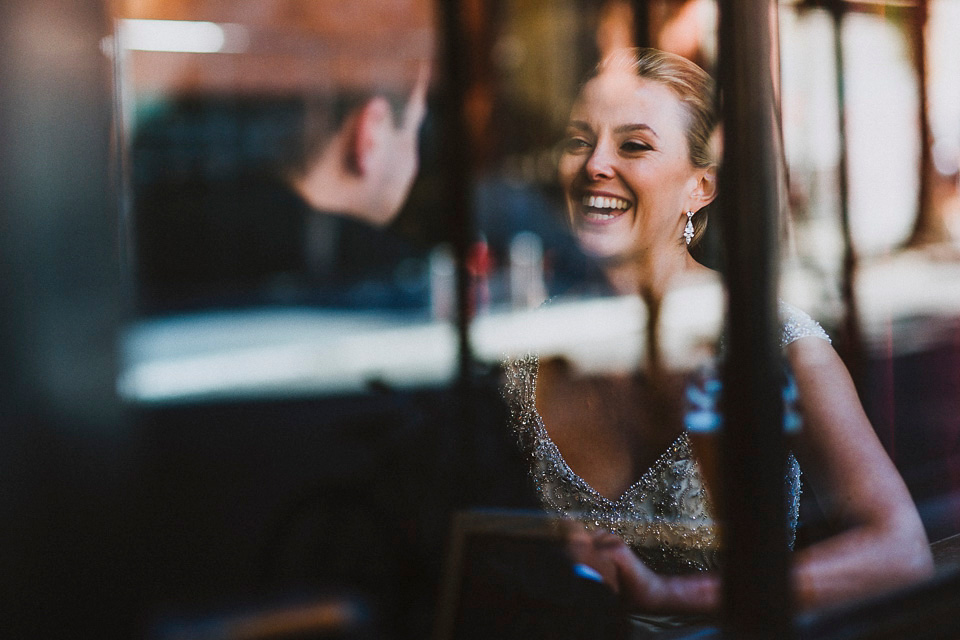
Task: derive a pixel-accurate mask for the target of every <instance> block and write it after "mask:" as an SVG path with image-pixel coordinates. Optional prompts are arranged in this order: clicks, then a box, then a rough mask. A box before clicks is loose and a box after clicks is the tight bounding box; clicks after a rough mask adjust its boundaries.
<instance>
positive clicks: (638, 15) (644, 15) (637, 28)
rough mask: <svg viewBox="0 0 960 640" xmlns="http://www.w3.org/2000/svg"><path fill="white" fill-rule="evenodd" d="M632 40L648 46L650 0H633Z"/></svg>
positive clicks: (638, 44) (639, 45) (641, 45)
mask: <svg viewBox="0 0 960 640" xmlns="http://www.w3.org/2000/svg"><path fill="white" fill-rule="evenodd" d="M633 41H634V42H636V43H637V46H638V47H649V46H650V0H633Z"/></svg>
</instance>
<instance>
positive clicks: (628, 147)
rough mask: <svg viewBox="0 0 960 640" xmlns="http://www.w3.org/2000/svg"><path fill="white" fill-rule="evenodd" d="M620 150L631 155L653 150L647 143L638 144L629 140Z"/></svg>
mask: <svg viewBox="0 0 960 640" xmlns="http://www.w3.org/2000/svg"><path fill="white" fill-rule="evenodd" d="M620 148H621V149H623V150H624V151H627V152H629V153H637V152H639V151H649V150H650V149H652V147H651V146H650V145H648V144H647V143H645V142H637V141H636V140H629V141H627V142H624V143H623V144H621V145H620Z"/></svg>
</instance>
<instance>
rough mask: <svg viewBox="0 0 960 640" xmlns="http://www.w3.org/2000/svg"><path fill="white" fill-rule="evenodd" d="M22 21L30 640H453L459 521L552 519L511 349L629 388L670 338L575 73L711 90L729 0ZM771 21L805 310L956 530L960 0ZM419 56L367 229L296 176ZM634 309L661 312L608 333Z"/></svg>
mask: <svg viewBox="0 0 960 640" xmlns="http://www.w3.org/2000/svg"><path fill="white" fill-rule="evenodd" d="M0 7H2V13H0V32H2V34H3V39H2V43H0V46H2V53H3V59H4V60H5V63H4V65H3V68H2V70H0V73H2V78H0V99H2V101H3V104H2V107H0V127H2V128H0V139H2V140H4V144H3V145H0V157H2V163H0V172H2V175H0V187H2V193H0V197H2V209H0V215H2V216H3V219H4V229H5V233H4V234H3V236H2V238H3V239H2V242H3V252H2V255H3V257H4V259H3V261H2V264H3V269H4V270H5V273H4V277H3V278H2V282H3V285H4V286H3V296H2V298H0V301H2V304H3V313H2V314H0V318H2V320H0V323H2V327H3V334H2V338H0V340H2V348H3V349H4V353H5V356H6V357H5V359H4V362H5V363H6V366H5V367H4V368H3V369H4V373H3V376H4V381H5V383H6V387H7V393H5V394H4V399H3V401H2V402H0V408H2V409H0V411H2V413H0V415H2V419H3V421H4V422H3V426H2V429H3V445H2V447H0V449H2V454H0V455H2V462H0V478H3V487H0V495H2V496H3V503H4V515H5V518H4V520H5V521H6V522H7V525H6V526H5V527H4V533H3V534H2V536H3V537H2V538H0V540H2V545H3V549H4V553H3V562H4V565H5V566H6V565H9V566H6V569H5V570H4V574H5V576H6V579H5V580H4V582H6V583H8V584H7V588H8V589H10V594H9V597H8V598H5V600H6V602H8V603H11V604H13V606H14V608H15V611H16V612H17V613H18V616H16V620H17V621H18V623H21V622H22V624H23V625H24V626H23V629H24V630H29V631H28V632H26V635H16V634H15V635H14V636H11V637H83V635H82V634H80V633H79V630H85V631H86V630H91V629H93V630H96V631H97V632H98V634H99V636H100V637H156V638H174V637H240V636H231V635H229V633H230V629H229V628H228V626H229V624H231V623H234V622H236V621H237V620H238V619H243V618H242V616H244V615H250V616H255V617H256V616H257V615H258V616H259V617H256V619H257V620H259V621H260V622H262V623H263V624H266V625H267V626H266V627H264V629H266V631H264V635H263V637H269V633H270V632H271V631H270V630H271V629H273V632H275V633H279V631H277V629H280V630H283V629H289V628H298V627H297V624H298V622H299V623H300V624H302V625H304V627H303V628H308V629H312V631H311V633H313V634H314V636H316V637H340V636H338V635H336V634H340V635H342V637H384V638H422V637H425V636H426V635H428V634H429V631H430V628H431V625H432V624H433V620H434V617H435V614H436V600H437V593H438V580H439V576H440V574H441V570H442V564H443V561H444V557H445V550H446V548H447V544H448V536H449V526H450V517H451V514H452V513H454V512H455V511H457V510H458V509H462V508H465V507H477V506H492V507H533V506H535V501H534V496H533V494H532V492H531V489H530V487H529V486H528V485H527V480H526V477H525V471H524V468H523V464H522V461H521V460H520V459H519V453H518V452H517V451H516V447H515V446H514V443H513V441H512V436H511V435H510V433H509V432H508V430H507V428H506V424H507V422H506V421H507V416H506V410H505V409H504V407H503V406H502V402H501V399H500V394H499V389H498V385H499V370H498V369H499V363H500V360H501V358H503V357H505V356H508V355H516V354H517V353H519V352H522V351H523V350H524V349H527V348H530V346H531V345H534V346H536V347H537V348H538V349H540V350H541V353H547V354H553V355H558V356H562V357H564V358H567V359H569V360H570V361H571V362H574V363H579V364H580V365H581V366H584V367H587V368H594V369H596V368H599V369H603V368H604V367H619V366H624V363H625V362H627V363H630V362H635V359H636V358H637V354H638V353H639V352H642V351H643V349H644V346H643V344H642V341H641V339H640V336H642V335H643V331H642V324H643V322H644V317H643V310H642V308H640V307H635V306H631V305H630V304H627V303H625V301H623V300H617V299H614V298H611V297H610V296H609V295H607V293H606V292H605V291H604V288H603V286H602V284H601V283H600V282H599V280H598V278H597V276H596V273H595V272H594V270H593V268H592V267H591V265H590V264H589V262H588V261H587V260H586V259H585V258H584V257H583V256H582V255H580V254H579V253H578V251H577V250H576V248H575V245H574V243H573V242H572V240H571V239H570V238H569V237H568V235H567V233H566V230H565V226H564V219H563V218H564V214H563V211H562V208H561V206H560V204H561V203H560V199H559V194H558V191H557V187H556V184H555V175H554V174H555V156H556V154H555V144H556V142H557V140H558V139H559V137H560V133H561V131H562V127H563V125H564V124H565V121H566V117H567V113H568V110H569V106H570V102H571V101H572V99H573V96H574V95H575V93H576V91H577V88H578V83H579V78H580V77H581V76H582V75H583V74H584V73H586V72H587V71H588V70H589V69H590V68H592V66H593V65H594V64H595V63H596V61H597V60H598V59H599V56H600V55H602V54H603V53H604V52H605V51H608V50H609V49H611V48H613V47H616V46H629V45H634V44H641V45H651V46H656V47H659V48H662V49H666V50H669V51H673V52H676V53H680V54H682V55H685V56H687V57H689V58H691V59H693V60H695V61H696V62H698V63H699V64H701V65H702V66H704V68H706V69H707V70H709V71H711V72H716V70H717V60H716V51H717V44H716V42H717V11H718V9H717V5H716V2H714V1H713V0H632V1H628V0H553V1H550V2H547V1H537V2H531V1H520V0H494V1H490V0H487V1H483V0H461V1H460V2H457V3H445V2H433V1H431V0H380V1H374V0H369V1H368V0H364V1H362V2H361V1H357V0H353V1H351V2H344V1H340V0H322V1H307V0H248V1H246V2H242V3H237V2H227V1H225V0H176V1H174V0H164V1H162V2H161V1H160V0H112V1H110V2H95V1H92V0H85V1H83V2H77V1H76V0H73V1H72V2H67V1H66V0H35V1H34V2H31V3H13V2H4V3H2V4H0ZM775 8H776V11H775V12H774V14H772V15H775V18H776V22H775V24H776V35H777V38H776V40H777V45H778V47H777V48H778V50H777V51H775V52H774V56H775V58H774V59H775V61H776V63H777V64H776V67H777V71H778V76H777V78H776V80H777V87H778V96H777V98H778V101H779V104H778V107H779V114H780V120H779V123H778V125H779V127H780V130H781V134H782V151H783V154H782V156H783V157H782V160H783V162H782V174H783V186H784V189H783V193H784V197H783V207H782V214H783V245H782V249H781V262H782V267H781V273H782V286H781V295H782V297H783V298H784V299H786V300H789V301H791V302H793V303H795V304H797V305H798V306H800V307H802V308H803V309H805V310H806V311H807V312H809V313H810V314H811V315H813V316H814V317H815V318H817V319H818V320H820V322H821V323H822V324H823V325H824V327H825V328H826V329H827V331H828V332H829V333H830V334H831V335H832V336H833V337H834V344H835V345H836V346H837V348H838V350H839V351H840V353H841V355H842V356H843V357H844V359H845V361H846V362H847V364H848V367H850V369H851V371H852V372H853V373H854V375H855V378H856V381H857V383H858V388H859V390H860V393H861V397H862V399H863V400H864V403H865V405H866V407H867V410H868V414H869V415H870V417H871V420H872V422H873V424H874V426H875V428H876V430H877V432H878V434H879V435H880V438H881V440H882V441H883V443H884V445H885V446H886V447H887V449H888V452H889V453H890V454H891V456H892V457H893V459H894V461H895V463H896V464H897V466H898V468H899V469H900V471H901V473H902V474H903V475H904V477H905V479H906V481H907V484H908V486H909V487H910V489H911V491H912V493H913V496H914V498H915V500H916V501H917V504H918V507H919V509H920V512H921V516H922V517H923V520H924V523H925V525H926V526H927V530H928V534H929V536H930V538H931V540H940V539H944V538H947V537H949V536H951V535H953V534H956V533H958V532H960V502H958V495H960V494H958V493H957V492H958V490H960V244H958V237H960V236H958V234H960V194H958V190H960V54H958V53H957V50H956V47H955V46H954V43H953V37H954V34H955V33H957V32H958V30H960V3H958V2H956V1H955V0H887V1H884V0H862V1H853V0H850V1H847V0H781V1H780V2H779V3H776V5H775ZM451 25H452V26H451ZM451 34H454V35H456V36H457V37H456V38H453V39H452V38H451ZM420 60H429V61H430V64H431V66H432V67H433V74H432V81H431V87H430V90H429V94H428V113H427V116H426V119H425V121H424V124H423V126H422V129H421V135H420V149H419V152H420V172H419V174H418V176H417V178H416V180H415V182H414V184H413V186H412V190H411V193H410V197H409V199H408V200H407V203H406V204H405V206H404V207H403V209H402V210H401V212H400V214H399V216H398V217H397V219H396V220H395V221H393V222H392V223H391V224H390V225H389V227H387V228H386V229H384V230H383V231H382V233H377V234H372V233H365V232H351V231H350V230H340V231H339V232H335V231H334V230H332V229H331V228H330V226H329V225H328V224H327V223H326V222H325V221H324V218H323V217H319V216H315V215H311V212H310V211H308V210H306V209H305V208H304V206H303V203H302V202H300V201H298V200H296V199H294V198H291V197H290V196H289V194H285V193H284V192H283V190H281V189H278V188H277V180H278V176H282V175H283V171H284V170H285V168H287V167H289V166H290V164H291V163H295V162H297V161H302V159H303V158H304V157H307V156H309V153H310V148H309V141H310V139H311V131H313V130H314V129H315V128H316V127H318V126H322V124H323V123H322V119H323V118H324V117H325V115H324V114H325V113H326V110H327V109H328V108H329V105H328V103H327V102H326V101H327V100H328V99H329V96H330V94H332V93H333V94H344V93H345V94H349V93H351V92H361V91H363V90H366V89H368V88H369V87H371V86H376V87H379V88H381V89H386V90H399V89H400V88H401V87H403V86H405V85H404V81H403V78H405V77H406V76H409V74H410V69H411V68H414V67H415V66H416V64H417V62H418V61H420ZM318 119H319V120H320V121H319V122H318ZM721 215H722V214H721ZM717 228H718V225H715V224H714V225H713V226H711V228H710V229H709V230H708V231H707V236H706V238H705V241H704V244H703V246H702V248H701V255H700V257H701V259H702V260H703V261H704V262H706V263H707V264H709V265H711V266H722V263H723V256H722V255H721V252H720V242H719V240H718V237H717V233H718V231H717ZM553 297H557V298H558V299H561V297H562V299H563V300H565V301H566V302H564V303H562V304H556V305H554V306H553V307H551V308H550V309H549V313H546V314H530V313H529V310H530V309H535V308H537V307H539V306H540V305H541V304H542V303H543V302H544V301H545V300H547V299H549V298H553ZM703 304H704V299H703V298H699V299H696V300H686V301H680V302H679V303H678V307H677V311H676V313H677V314H678V315H679V316H680V317H682V316H683V315H684V314H689V312H690V310H691V309H699V308H700V306H702V305H703ZM712 304H713V305H714V306H715V307H717V309H719V308H720V306H721V305H722V299H721V298H717V299H716V302H715V303H712ZM610 313H621V314H623V313H628V314H629V319H628V321H626V322H623V323H619V324H618V326H616V327H613V328H611V329H610V330H608V331H606V332H605V333H604V335H603V336H600V337H598V336H597V335H596V333H597V332H596V331H590V329H591V327H593V326H596V322H597V321H598V320H597V319H598V318H604V317H609V314H610ZM665 323H666V324H667V325H669V324H670V323H669V320H665ZM620 324H622V326H620ZM625 344H628V345H630V348H629V349H625V348H624V345H625ZM677 344H679V345H680V346H681V347H682V346H684V345H689V344H690V339H686V341H685V340H683V339H681V340H680V341H679V342H678V343H677ZM265 611H266V612H270V613H269V615H280V614H283V615H280V617H278V618H269V615H268V614H267V613H263V612H265ZM278 612H279V613H278ZM284 615H285V616H286V617H283V616H284ZM298 616H299V617H298ZM238 617H239V618H238ZM251 619H253V618H251ZM264 619H266V622H264ZM247 622H249V620H247ZM270 624H275V625H278V626H276V627H270V626H269V625H270ZM217 625H220V626H219V627H218V626H217ZM284 625H287V626H284ZM70 628H74V629H76V630H78V633H77V634H76V635H75V634H74V633H65V632H64V631H63V630H64V629H70ZM218 632H219V633H221V635H216V633H218ZM202 633H209V634H211V635H208V636H203V635H202ZM323 634H327V635H323ZM251 637H254V636H251ZM256 637H260V636H256ZM311 637H312V636H311Z"/></svg>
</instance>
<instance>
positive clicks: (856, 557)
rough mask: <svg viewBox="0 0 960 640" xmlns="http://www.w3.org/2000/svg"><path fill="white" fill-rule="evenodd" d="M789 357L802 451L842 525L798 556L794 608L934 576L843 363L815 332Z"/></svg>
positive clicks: (901, 488) (919, 531)
mask: <svg viewBox="0 0 960 640" xmlns="http://www.w3.org/2000/svg"><path fill="white" fill-rule="evenodd" d="M787 357H788V359H789V360H790V365H791V367H792V369H793V373H794V376H795V378H796V380H797V386H798V389H799V402H800V408H801V411H802V413H803V418H804V423H803V431H802V436H801V439H800V446H799V447H798V451H797V456H798V458H799V459H800V463H801V468H802V469H803V470H804V473H805V474H806V476H807V479H808V482H809V484H810V486H811V487H812V488H813V491H814V493H815V494H816V495H817V498H818V500H819V501H820V503H821V505H822V506H823V507H824V511H825V512H826V513H827V515H828V516H829V517H832V518H835V519H836V520H837V524H838V525H839V526H840V528H841V529H842V530H841V532H840V533H838V534H836V535H834V536H831V537H829V538H827V539H826V540H824V541H822V542H819V543H817V544H814V545H812V546H810V547H809V548H807V549H804V550H801V551H798V552H797V553H796V555H795V557H794V574H795V588H796V598H797V605H798V606H799V607H800V608H812V607H817V606H820V605H826V604H834V603H838V602H842V601H844V600H848V599H851V598H855V597H860V596H864V595H869V594H871V593H877V592H880V591H883V590H887V589H891V588H894V587H897V586H902V585H905V584H908V583H910V582H913V581H916V580H919V579H922V578H924V577H927V576H930V575H931V574H932V571H933V560H932V557H931V555H930V548H929V544H928V542H927V537H926V533H925V532H924V529H923V525H922V523H921V522H920V517H919V515H918V514H917V511H916V508H915V507H914V504H913V500H912V499H911V498H910V494H909V492H908V491H907V488H906V486H905V485H904V483H903V480H902V479H901V477H900V474H899V473H897V470H896V468H895V467H894V466H893V463H892V462H891V461H890V458H889V457H888V456H887V454H886V451H885V450H884V449H883V446H882V445H881V444H880V441H879V439H878V438H877V436H876V433H875V432H874V430H873V427H872V426H871V425H870V422H869V421H868V420H867V416H866V414H865V413H864V411H863V407H862V406H861V404H860V400H859V398H858V397H857V393H856V389H855V388H854V385H853V381H852V380H851V379H850V374H849V373H848V372H847V369H846V367H845V366H844V365H843V362H842V361H841V360H840V358H839V356H838V355H837V353H836V352H835V351H834V350H833V348H832V347H831V346H830V345H829V344H828V343H827V342H825V341H823V340H820V339H818V338H813V337H809V338H802V339H800V340H797V341H796V342H794V343H792V344H791V345H790V346H788V347H787Z"/></svg>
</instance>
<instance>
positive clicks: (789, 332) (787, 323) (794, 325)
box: [779, 300, 831, 349]
mask: <svg viewBox="0 0 960 640" xmlns="http://www.w3.org/2000/svg"><path fill="white" fill-rule="evenodd" d="M779 311H780V322H781V323H782V325H783V328H782V330H781V332H780V348H781V349H782V348H784V347H786V346H787V345H788V344H790V343H791V342H795V341H797V340H799V339H800V338H806V337H807V336H813V337H814V338H820V339H821V340H826V341H827V342H831V340H830V336H828V335H827V332H826V331H824V330H823V327H821V326H820V323H819V322H817V321H816V320H814V319H813V318H811V317H810V316H809V315H807V313H806V312H804V311H801V310H800V309H798V308H796V307H795V306H793V305H791V304H789V303H786V302H784V301H783V300H781V301H780V304H779Z"/></svg>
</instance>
